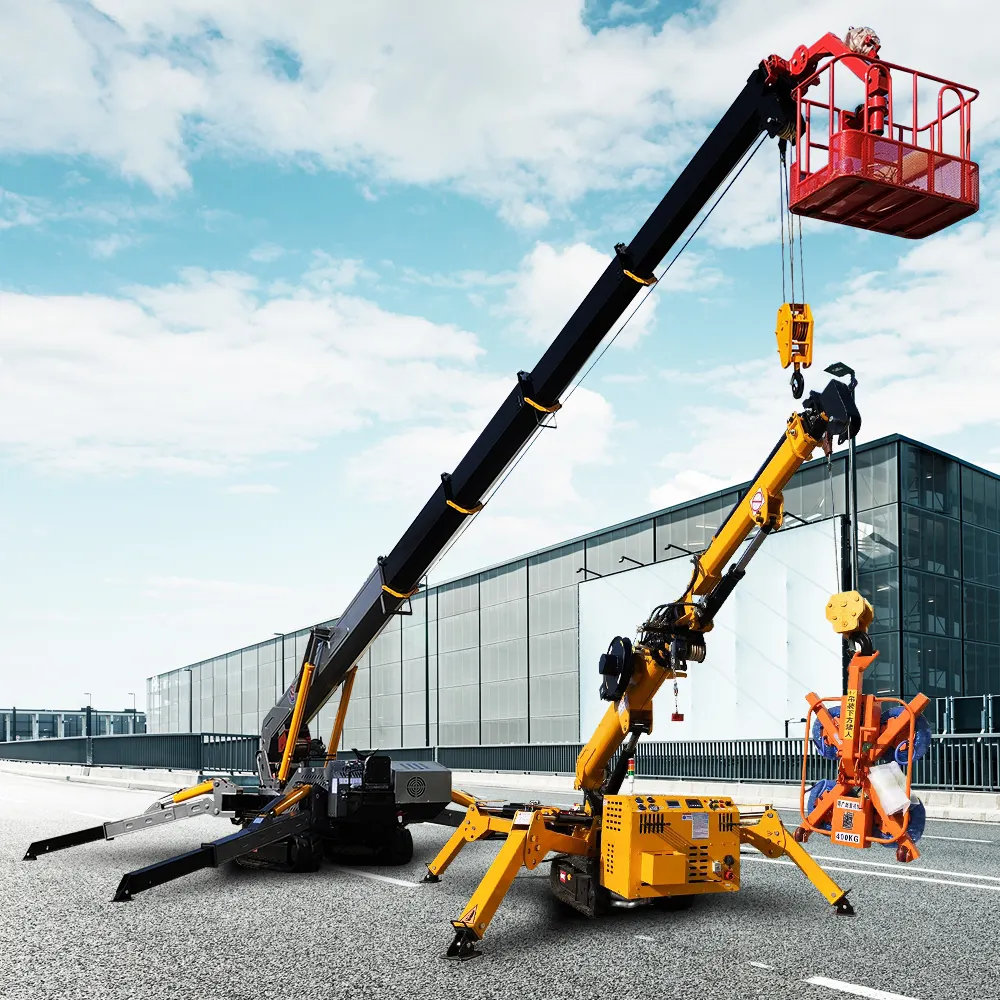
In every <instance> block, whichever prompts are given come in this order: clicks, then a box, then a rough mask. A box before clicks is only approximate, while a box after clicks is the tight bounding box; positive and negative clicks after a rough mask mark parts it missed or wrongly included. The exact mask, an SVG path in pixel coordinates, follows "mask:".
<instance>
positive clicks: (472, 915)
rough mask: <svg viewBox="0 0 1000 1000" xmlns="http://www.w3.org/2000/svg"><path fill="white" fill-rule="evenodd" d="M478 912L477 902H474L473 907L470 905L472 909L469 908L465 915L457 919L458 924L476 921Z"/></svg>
mask: <svg viewBox="0 0 1000 1000" xmlns="http://www.w3.org/2000/svg"><path fill="white" fill-rule="evenodd" d="M478 912H479V904H478V903H476V905H475V906H474V907H472V909H471V910H469V912H468V913H466V915H465V916H464V917H462V919H461V920H459V923H460V924H472V923H475V921H476V914H477V913H478Z"/></svg>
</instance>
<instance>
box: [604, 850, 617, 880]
mask: <svg viewBox="0 0 1000 1000" xmlns="http://www.w3.org/2000/svg"><path fill="white" fill-rule="evenodd" d="M614 873H615V845H614V844H605V845H604V874H605V875H614Z"/></svg>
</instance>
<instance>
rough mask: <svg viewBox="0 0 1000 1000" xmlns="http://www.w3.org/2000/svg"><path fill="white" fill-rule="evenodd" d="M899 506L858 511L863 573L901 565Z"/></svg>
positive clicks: (859, 545) (860, 560)
mask: <svg viewBox="0 0 1000 1000" xmlns="http://www.w3.org/2000/svg"><path fill="white" fill-rule="evenodd" d="M897 513H898V508H897V507H896V505H895V504H893V505H892V506H889V507H876V508H875V509H874V510H865V511H862V510H859V511H858V568H859V570H860V572H862V573H866V572H868V573H870V572H872V571H874V570H877V569H889V568H890V567H892V566H898V565H899V530H898V521H897Z"/></svg>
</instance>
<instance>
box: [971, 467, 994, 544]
mask: <svg viewBox="0 0 1000 1000" xmlns="http://www.w3.org/2000/svg"><path fill="white" fill-rule="evenodd" d="M962 520H963V521H965V522H966V523H967V524H976V525H978V526H979V527H980V528H989V530H990V531H1000V482H998V481H997V480H996V479H994V478H993V477H992V476H987V475H984V474H983V473H982V472H979V471H977V470H976V469H969V468H963V469H962Z"/></svg>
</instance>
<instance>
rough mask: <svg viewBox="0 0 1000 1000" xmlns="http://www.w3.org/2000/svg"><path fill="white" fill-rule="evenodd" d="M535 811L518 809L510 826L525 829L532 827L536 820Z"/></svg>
mask: <svg viewBox="0 0 1000 1000" xmlns="http://www.w3.org/2000/svg"><path fill="white" fill-rule="evenodd" d="M534 815H535V813H534V811H533V810H531V809H518V810H517V812H515V813H514V818H513V819H512V820H511V823H510V825H511V826H512V827H525V826H531V821H532V819H533V818H534Z"/></svg>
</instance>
